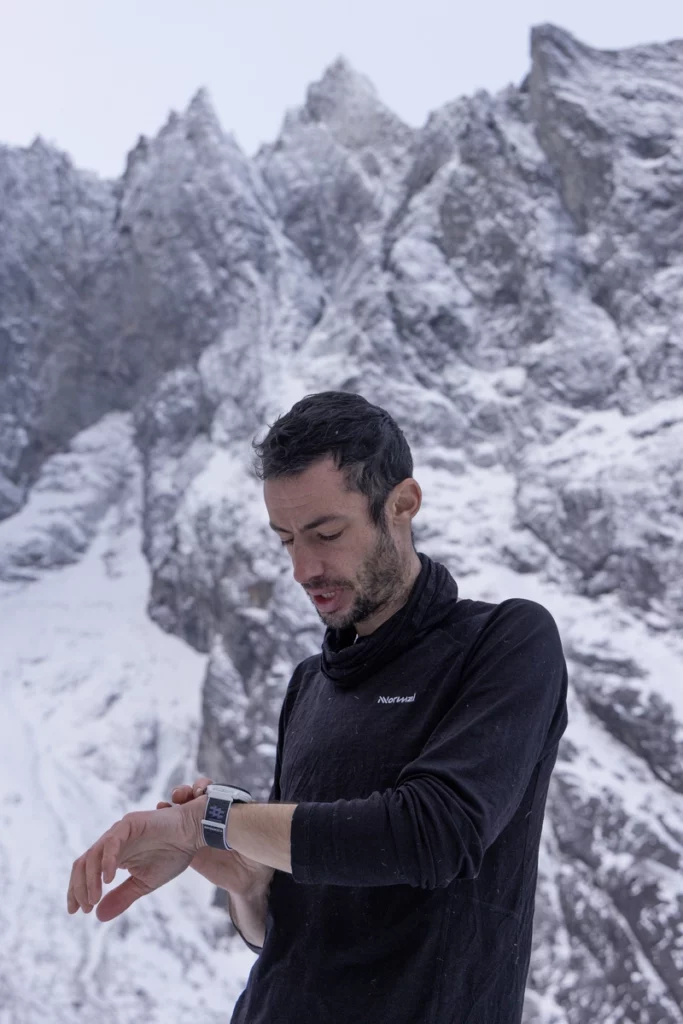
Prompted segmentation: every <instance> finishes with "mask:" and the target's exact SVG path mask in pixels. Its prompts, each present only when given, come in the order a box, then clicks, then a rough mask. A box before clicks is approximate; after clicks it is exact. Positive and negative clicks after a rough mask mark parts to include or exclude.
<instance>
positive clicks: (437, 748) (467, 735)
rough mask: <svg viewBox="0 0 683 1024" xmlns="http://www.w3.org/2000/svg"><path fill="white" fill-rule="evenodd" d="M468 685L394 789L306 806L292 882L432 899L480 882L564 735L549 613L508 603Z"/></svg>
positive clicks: (475, 657) (475, 652)
mask: <svg viewBox="0 0 683 1024" xmlns="http://www.w3.org/2000/svg"><path fill="white" fill-rule="evenodd" d="M459 676H460V677H459V681H458V684H457V687H458V688H457V695H456V698H455V700H454V701H453V704H452V705H451V707H450V708H449V710H448V712H447V714H446V715H445V716H444V717H443V719H442V720H441V722H440V723H439V725H438V726H437V727H436V728H435V729H434V731H433V732H432V734H431V735H430V737H429V739H428V740H427V742H426V744H425V745H424V747H423V749H422V750H421V751H420V754H419V755H418V757H416V758H415V759H414V760H413V761H411V762H409V763H408V764H407V765H406V766H405V767H404V769H403V770H402V771H401V773H400V775H399V777H398V781H397V785H396V787H395V788H394V789H389V790H385V791H384V792H381V793H380V792H374V793H372V794H371V795H370V796H369V797H367V798H363V799H353V800H335V801H331V802H326V803H307V802H303V803H299V804H297V806H296V808H295V810H294V814H293V817H292V832H291V857H292V877H293V879H294V881H295V882H304V883H308V884H330V885H348V886H365V885H367V886H379V885H397V884H401V883H404V884H408V885H412V886H420V887H422V888H425V889H431V888H436V887H438V886H445V885H448V884H449V883H450V882H451V881H452V880H453V879H454V878H476V876H477V874H478V872H479V870H480V867H481V863H482V859H483V857H484V854H485V852H486V850H487V849H488V847H489V846H491V844H492V843H493V842H494V841H495V840H496V838H497V837H498V836H499V835H500V833H501V832H502V831H503V829H504V828H505V827H506V825H507V824H508V823H509V822H510V820H511V819H512V817H513V815H514V814H515V811H516V810H517V808H518V807H519V805H520V803H521V801H522V798H523V796H524V793H525V791H526V789H527V786H528V785H529V782H530V780H531V776H532V774H533V772H534V769H535V767H536V765H537V764H538V762H539V761H540V760H541V759H542V758H543V757H545V756H546V755H547V754H548V753H550V752H551V751H553V750H555V749H556V747H557V744H558V743H559V740H560V737H561V735H562V733H563V732H564V729H565V728H566V724H567V710H566V694H567V667H566V662H565V659H564V654H563V650H562V643H561V640H560V636H559V633H558V630H557V626H556V624H555V621H554V619H553V617H552V616H551V614H550V612H548V611H547V610H546V609H545V608H544V607H543V606H542V605H540V604H537V603H536V602H535V601H529V600H526V599H522V598H511V599H510V600H508V601H503V602H502V603H501V604H500V605H498V607H497V608H496V610H495V612H493V613H492V615H491V617H490V618H489V620H488V621H487V623H486V626H485V627H484V629H483V630H482V631H481V633H480V634H479V636H478V637H477V638H476V639H475V641H474V643H473V644H472V646H471V648H470V649H469V650H468V651H467V653H466V655H465V659H464V662H463V664H462V668H461V670H460V674H459Z"/></svg>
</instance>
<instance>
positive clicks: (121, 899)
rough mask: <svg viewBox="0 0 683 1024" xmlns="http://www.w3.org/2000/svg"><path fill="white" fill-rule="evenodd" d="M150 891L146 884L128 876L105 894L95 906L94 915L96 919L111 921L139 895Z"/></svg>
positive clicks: (137, 898) (138, 897) (144, 894)
mask: <svg viewBox="0 0 683 1024" xmlns="http://www.w3.org/2000/svg"><path fill="white" fill-rule="evenodd" d="M149 892H151V890H150V889H149V887H148V886H146V885H145V884H144V883H143V882H141V881H140V880H139V879H138V878H133V877H129V878H127V879H126V881H125V882H122V883H121V885H117V886H116V888H115V889H112V890H111V891H110V892H108V893H107V894H106V896H105V897H104V898H103V899H102V900H101V901H100V903H99V904H98V907H97V911H96V916H97V919H98V921H111V920H112V919H113V918H115V917H118V916H119V914H123V912H124V911H125V910H128V908H129V907H130V906H132V904H133V903H135V901H136V900H139V899H140V897H141V896H146V895H147V893H149Z"/></svg>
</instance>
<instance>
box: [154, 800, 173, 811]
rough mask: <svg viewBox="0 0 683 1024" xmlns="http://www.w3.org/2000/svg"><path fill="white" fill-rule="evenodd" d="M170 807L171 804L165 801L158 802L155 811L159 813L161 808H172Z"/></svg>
mask: <svg viewBox="0 0 683 1024" xmlns="http://www.w3.org/2000/svg"><path fill="white" fill-rule="evenodd" d="M172 806H173V804H169V803H166V801H165V800H160V801H159V803H158V804H157V806H156V809H157V811H160V810H161V809H162V807H172Z"/></svg>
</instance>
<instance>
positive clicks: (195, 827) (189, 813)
mask: <svg viewBox="0 0 683 1024" xmlns="http://www.w3.org/2000/svg"><path fill="white" fill-rule="evenodd" d="M207 802H208V797H207V795H206V794H205V793H202V795H201V796H197V797H195V798H194V799H193V800H188V801H187V803H186V804H183V805H182V806H181V808H180V810H181V813H182V814H183V817H184V822H185V829H186V832H187V835H188V839H189V841H190V844H191V845H192V848H193V849H194V850H195V851H197V850H201V849H202V847H204V846H206V842H205V840H204V830H203V828H202V818H203V817H204V811H205V810H206V804H207Z"/></svg>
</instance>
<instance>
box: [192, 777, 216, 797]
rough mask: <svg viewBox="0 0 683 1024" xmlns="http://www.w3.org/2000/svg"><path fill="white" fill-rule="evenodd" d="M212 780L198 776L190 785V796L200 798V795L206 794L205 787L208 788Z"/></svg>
mask: <svg viewBox="0 0 683 1024" xmlns="http://www.w3.org/2000/svg"><path fill="white" fill-rule="evenodd" d="M212 781H213V780H212V779H209V778H207V776H206V775H200V776H199V778H198V779H195V780H194V782H193V783H192V796H193V797H196V796H201V795H202V793H206V787H207V786H210V785H211V783H212Z"/></svg>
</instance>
